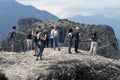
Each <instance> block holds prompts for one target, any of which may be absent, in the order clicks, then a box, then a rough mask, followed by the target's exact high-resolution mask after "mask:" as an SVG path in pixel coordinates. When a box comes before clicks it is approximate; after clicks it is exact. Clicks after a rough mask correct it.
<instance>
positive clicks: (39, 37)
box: [36, 31, 46, 60]
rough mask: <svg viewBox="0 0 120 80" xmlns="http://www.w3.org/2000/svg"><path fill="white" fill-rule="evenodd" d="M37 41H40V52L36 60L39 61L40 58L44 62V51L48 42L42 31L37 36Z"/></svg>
mask: <svg viewBox="0 0 120 80" xmlns="http://www.w3.org/2000/svg"><path fill="white" fill-rule="evenodd" d="M37 39H38V48H39V51H38V55H37V58H36V60H38V58H39V57H40V60H42V56H43V51H44V41H45V40H46V35H45V34H44V33H43V32H42V31H40V32H39V33H38V34H37Z"/></svg>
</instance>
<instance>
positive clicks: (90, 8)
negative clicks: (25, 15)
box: [16, 0, 120, 18]
mask: <svg viewBox="0 0 120 80" xmlns="http://www.w3.org/2000/svg"><path fill="white" fill-rule="evenodd" d="M16 1H18V2H20V3H22V4H25V5H33V6H34V7H36V8H37V9H40V10H46V11H48V12H50V13H52V14H54V15H56V16H58V17H59V18H69V17H72V16H74V15H84V16H86V15H93V14H98V15H105V16H107V17H111V18H120V0H16Z"/></svg>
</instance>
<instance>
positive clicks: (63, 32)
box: [2, 20, 118, 57]
mask: <svg viewBox="0 0 120 80" xmlns="http://www.w3.org/2000/svg"><path fill="white" fill-rule="evenodd" d="M26 22H27V21H26ZM31 25H32V26H30V27H29V28H31V29H37V28H38V26H41V27H46V29H47V31H48V36H49V34H50V26H57V28H58V30H59V34H60V35H59V40H60V43H61V46H67V37H66V36H67V31H68V28H70V27H73V28H75V27H76V26H78V27H79V28H80V30H79V31H80V34H81V35H80V43H79V49H81V50H86V51H89V50H90V43H91V42H90V40H89V38H90V35H91V34H92V33H94V32H97V35H98V51H97V54H99V55H102V56H105V57H111V55H112V53H113V51H116V50H117V49H118V42H117V39H116V37H115V34H114V31H113V29H112V28H111V27H110V26H107V25H87V24H83V23H74V22H70V21H67V20H61V21H60V20H59V21H48V22H37V23H34V24H31ZM23 26H24V25H23ZM23 36H24V38H23ZM25 39H26V37H25V35H21V36H19V37H18V40H19V41H18V42H17V44H16V45H17V46H16V51H17V52H20V51H25V50H26V43H25V41H26V40H25ZM8 44H9V42H8V43H7V44H6V43H5V44H2V45H3V47H2V48H3V50H7V51H9V47H8V46H9V45H8ZM73 47H74V41H73Z"/></svg>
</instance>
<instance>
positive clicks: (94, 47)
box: [90, 32, 97, 55]
mask: <svg viewBox="0 0 120 80" xmlns="http://www.w3.org/2000/svg"><path fill="white" fill-rule="evenodd" d="M91 40H92V42H91V47H90V53H91V54H93V55H94V54H96V52H97V33H96V32H95V33H93V34H92V36H91Z"/></svg>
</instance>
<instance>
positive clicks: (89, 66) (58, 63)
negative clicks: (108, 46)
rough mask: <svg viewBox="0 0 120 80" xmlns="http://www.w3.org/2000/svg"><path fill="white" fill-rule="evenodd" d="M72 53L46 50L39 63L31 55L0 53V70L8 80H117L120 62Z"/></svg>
mask: <svg viewBox="0 0 120 80" xmlns="http://www.w3.org/2000/svg"><path fill="white" fill-rule="evenodd" d="M72 52H73V54H68V53H67V48H66V47H63V48H61V51H57V50H55V51H54V50H53V49H49V48H45V50H44V56H43V60H38V61H36V57H35V56H33V54H34V51H29V52H20V53H13V52H0V70H1V72H2V73H4V74H5V76H6V77H7V78H8V80H120V60H114V59H109V58H104V57H102V56H98V55H91V54H89V52H88V51H82V50H80V53H78V54H77V53H74V50H72ZM0 80H1V79H0Z"/></svg>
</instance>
